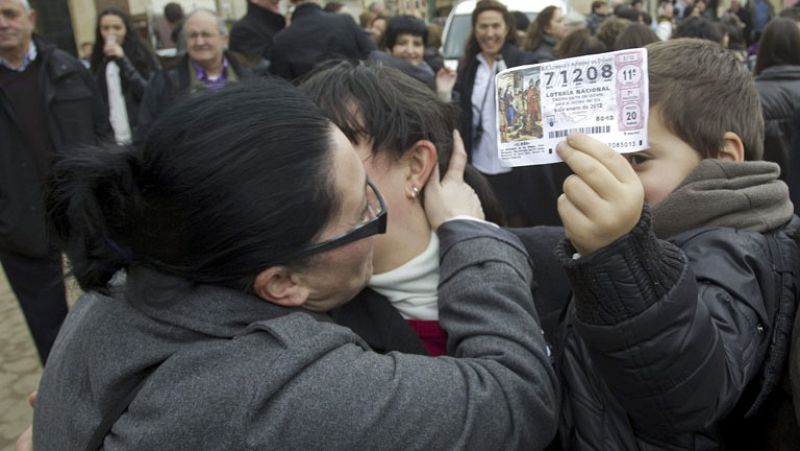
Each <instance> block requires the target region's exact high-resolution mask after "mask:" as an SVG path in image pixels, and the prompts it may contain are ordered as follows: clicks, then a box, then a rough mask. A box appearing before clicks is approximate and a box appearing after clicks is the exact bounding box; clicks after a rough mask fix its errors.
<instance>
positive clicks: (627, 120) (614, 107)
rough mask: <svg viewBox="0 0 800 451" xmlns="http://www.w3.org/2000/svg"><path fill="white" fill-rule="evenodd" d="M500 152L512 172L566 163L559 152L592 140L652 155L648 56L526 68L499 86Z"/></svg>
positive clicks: (503, 76) (505, 76)
mask: <svg viewBox="0 0 800 451" xmlns="http://www.w3.org/2000/svg"><path fill="white" fill-rule="evenodd" d="M495 87H496V90H495V95H496V100H497V109H498V110H497V151H498V154H499V156H500V160H501V161H502V162H503V163H504V164H506V165H507V166H528V165H533V164H548V163H556V162H559V161H561V159H560V158H559V157H558V155H557V154H556V152H555V149H556V145H557V144H558V143H559V142H561V141H563V140H564V138H566V136H567V135H568V134H570V133H575V132H577V133H586V134H589V135H592V136H594V137H595V138H597V139H598V140H600V141H603V142H605V143H606V144H608V145H609V146H611V147H612V148H613V149H615V150H617V151H619V152H637V151H640V150H644V149H647V147H648V144H647V119H648V108H649V98H648V82H647V51H646V50H645V49H630V50H620V51H617V52H609V53H601V54H598V55H589V56H582V57H577V58H567V59H563V60H558V61H553V62H549V63H544V64H536V65H532V66H522V67H516V68H513V69H507V70H504V71H502V72H500V73H499V74H498V75H497V78H496V79H495Z"/></svg>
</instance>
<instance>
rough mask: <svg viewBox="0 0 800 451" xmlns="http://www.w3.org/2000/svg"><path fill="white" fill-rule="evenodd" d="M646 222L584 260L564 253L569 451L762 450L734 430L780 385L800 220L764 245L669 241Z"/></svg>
mask: <svg viewBox="0 0 800 451" xmlns="http://www.w3.org/2000/svg"><path fill="white" fill-rule="evenodd" d="M649 223H650V219H649V215H647V214H645V215H644V216H643V219H642V221H641V222H640V224H639V225H638V226H637V227H636V228H635V229H634V231H633V232H632V233H631V234H629V235H627V236H626V237H624V238H622V239H620V240H619V241H617V242H616V243H614V244H613V245H611V246H609V247H607V248H605V249H603V250H601V251H598V252H597V253H595V254H593V255H590V256H588V257H584V258H581V259H579V260H573V259H572V252H574V251H573V250H571V249H569V246H568V245H566V244H562V246H561V247H560V256H561V261H562V262H563V264H564V266H565V267H566V269H567V274H568V276H569V278H570V280H571V285H572V287H573V288H574V291H575V301H574V303H571V304H569V306H568V307H566V309H565V311H564V312H563V315H562V318H563V325H562V327H561V328H560V330H561V333H560V336H558V337H557V338H558V340H559V342H558V343H555V344H554V348H555V352H556V355H557V363H556V366H557V368H559V370H560V371H561V381H562V383H563V384H564V388H565V391H566V392H567V393H565V396H564V399H565V401H566V404H565V405H564V406H563V408H564V411H563V412H564V413H563V415H562V425H561V427H560V428H559V431H560V435H561V441H562V444H563V446H564V448H565V449H595V448H596V447H600V448H605V449H716V448H718V447H719V446H721V443H722V442H723V441H726V442H728V444H729V445H733V446H738V445H742V447H741V449H762V448H759V447H748V446H746V445H744V443H743V442H742V439H743V438H746V439H748V440H751V441H752V443H757V442H758V438H756V437H755V433H754V431H752V430H748V429H747V428H741V427H740V428H732V429H731V428H727V427H726V426H727V425H728V424H735V423H737V422H739V421H741V422H742V424H746V421H745V420H743V417H744V416H745V415H746V414H755V413H758V411H759V407H763V403H764V402H765V401H766V399H768V398H769V397H770V396H772V394H773V392H774V391H775V388H776V386H777V383H778V381H780V378H781V377H782V375H783V371H784V366H783V365H785V362H786V357H787V347H788V346H787V342H788V339H787V336H788V334H789V333H790V328H791V314H792V313H793V311H794V308H795V305H796V302H797V297H798V293H797V291H796V290H797V286H798V283H800V275H799V274H798V271H799V270H800V250H798V244H797V240H798V239H800V220H798V219H797V218H796V217H795V218H794V219H793V220H792V221H791V222H790V223H789V224H787V225H785V226H784V227H781V228H779V229H778V230H775V231H773V232H770V233H766V234H761V233H757V232H746V231H737V230H734V229H729V228H707V229H695V230H690V231H687V232H684V233H681V234H678V235H676V236H674V237H672V238H670V240H669V242H666V241H660V240H657V239H656V238H655V236H654V235H653V233H652V229H651V228H650V224H649ZM623 325H624V327H623ZM751 409H752V410H754V412H750V410H751ZM723 420H724V421H723ZM737 433H738V436H737V437H736V439H732V438H731V437H732V435H733V434H737ZM748 433H749V437H748Z"/></svg>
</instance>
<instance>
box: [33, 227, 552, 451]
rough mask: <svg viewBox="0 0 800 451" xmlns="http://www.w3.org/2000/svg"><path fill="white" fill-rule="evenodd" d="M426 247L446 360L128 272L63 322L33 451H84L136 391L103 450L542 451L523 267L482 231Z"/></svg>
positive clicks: (544, 365) (540, 362) (548, 409)
mask: <svg viewBox="0 0 800 451" xmlns="http://www.w3.org/2000/svg"><path fill="white" fill-rule="evenodd" d="M438 233H439V237H440V240H441V251H440V252H441V260H442V265H441V278H440V293H441V294H442V295H441V296H440V299H442V300H446V301H444V302H442V304H441V305H440V325H441V326H442V327H443V328H444V329H445V330H446V331H447V332H448V334H449V340H448V348H449V349H448V353H449V354H451V355H454V356H456V357H439V358H432V357H423V356H416V355H406V354H400V353H390V354H388V355H380V354H377V353H374V352H371V351H370V350H369V349H368V347H367V345H366V344H365V343H364V342H363V341H362V340H361V339H360V338H359V337H358V336H356V335H355V334H354V333H353V332H351V331H350V330H349V329H346V328H343V327H340V326H337V325H335V324H332V323H330V322H328V321H326V318H327V317H326V316H324V315H314V314H311V313H308V312H305V311H303V310H299V309H285V308H281V307H278V306H275V305H273V304H270V303H268V302H265V301H263V300H260V299H257V298H255V297H252V296H247V295H243V294H241V293H239V292H235V291H232V290H229V289H224V288H219V287H214V286H208V285H198V284H194V283H192V282H190V281H187V280H184V279H179V278H176V277H172V276H168V275H165V274H161V273H157V272H154V271H152V270H148V269H145V268H141V267H132V268H130V269H129V271H128V275H127V278H126V280H125V283H124V284H119V285H117V286H115V287H114V288H113V290H112V292H111V295H110V296H103V295H100V294H97V293H88V294H86V295H84V296H82V297H81V299H80V300H79V301H78V302H77V304H76V305H75V307H74V308H73V310H72V311H71V312H70V314H69V316H68V318H67V321H66V322H65V324H64V326H63V328H62V330H61V334H60V335H59V338H58V340H57V342H56V345H55V347H54V349H53V351H52V353H51V355H50V358H49V360H48V362H47V365H46V367H45V370H44V374H43V376H42V380H41V385H40V388H39V401H38V405H37V407H36V410H35V414H34V443H35V446H36V449H38V450H56V449H57V450H79V449H83V448H84V447H85V446H86V444H87V442H88V440H89V437H90V436H91V435H92V433H93V431H94V430H95V429H96V428H97V425H98V424H99V423H100V421H101V418H102V417H103V415H104V414H105V413H106V412H108V411H109V410H110V409H111V407H112V406H113V405H115V403H116V400H117V399H120V398H122V397H124V395H125V394H126V393H128V392H129V391H130V390H131V389H132V387H134V386H136V385H137V384H138V383H139V382H140V381H141V380H142V379H144V378H146V381H145V383H144V385H143V387H142V389H141V391H140V392H139V393H138V394H137V395H136V397H135V399H134V400H133V401H132V403H131V404H130V406H129V408H128V410H127V412H125V413H124V414H123V415H122V417H121V418H120V419H119V420H118V421H117V422H116V423H115V425H114V427H113V429H112V431H111V433H110V434H109V435H108V436H107V437H106V439H105V443H104V447H105V449H106V450H123V449H137V450H150V449H154V450H155V449H158V450H164V449H169V450H204V449H209V450H261V449H271V450H277V449H280V450H284V449H302V450H315V449H319V450H322V449H325V450H333V449H342V450H353V449H381V450H384V449H404V450H413V449H425V450H433V449H469V450H494V449H503V450H513V449H540V448H543V447H544V446H546V445H547V444H548V443H549V442H550V441H551V439H552V438H553V436H554V434H555V430H556V424H557V414H558V394H557V387H556V384H557V382H556V377H555V374H554V373H553V370H552V367H551V365H550V362H549V352H548V349H547V347H546V344H545V341H544V337H543V334H542V332H541V328H540V326H539V320H538V316H537V313H536V311H535V309H534V305H533V300H532V295H531V290H530V286H529V285H530V283H531V277H532V276H531V268H530V263H529V260H528V256H527V254H526V252H525V250H524V248H523V247H522V245H521V244H520V242H519V241H518V239H517V238H516V237H514V236H512V235H510V234H508V233H507V232H504V231H502V230H500V229H498V228H496V227H492V226H490V225H486V224H483V223H479V222H475V221H463V220H457V221H451V222H448V223H446V224H445V225H443V226H442V227H441V228H440V230H439V232H438Z"/></svg>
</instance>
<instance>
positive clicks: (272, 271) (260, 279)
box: [253, 266, 308, 307]
mask: <svg viewBox="0 0 800 451" xmlns="http://www.w3.org/2000/svg"><path fill="white" fill-rule="evenodd" d="M253 291H254V292H255V294H256V296H258V297H260V298H261V299H264V300H265V301H267V302H271V303H273V304H277V305H281V306H283V307H300V306H302V305H303V304H305V302H306V300H308V288H306V287H305V286H304V285H303V284H302V283H300V278H299V277H297V274H296V273H295V271H293V270H292V269H290V268H288V267H286V266H270V267H269V268H267V269H265V270H263V271H261V273H259V274H258V276H256V280H255V282H253Z"/></svg>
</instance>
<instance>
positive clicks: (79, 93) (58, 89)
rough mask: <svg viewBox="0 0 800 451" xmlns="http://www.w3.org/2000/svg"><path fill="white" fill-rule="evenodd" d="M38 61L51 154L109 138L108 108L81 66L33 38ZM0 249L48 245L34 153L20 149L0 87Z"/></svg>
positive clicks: (43, 250) (34, 250)
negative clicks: (51, 147)
mask: <svg viewBox="0 0 800 451" xmlns="http://www.w3.org/2000/svg"><path fill="white" fill-rule="evenodd" d="M34 41H35V43H36V47H37V50H38V56H37V58H40V59H41V61H42V67H41V72H40V74H39V75H40V79H39V88H40V90H41V93H42V94H43V98H42V99H31V101H36V102H43V103H44V111H45V114H46V115H47V117H46V123H47V129H46V130H42V133H47V134H49V136H50V140H51V141H52V143H53V147H54V150H55V152H56V156H58V155H64V154H67V153H69V151H70V149H71V148H72V147H73V146H75V145H79V144H99V143H100V141H101V140H105V139H108V140H111V139H112V138H113V133H112V131H111V125H110V124H109V122H108V110H107V109H106V106H105V104H104V103H103V100H102V99H103V98H102V96H101V95H100V92H99V90H98V88H97V85H96V84H95V82H94V80H93V79H92V75H91V74H90V73H89V71H88V70H86V68H84V67H83V65H82V64H81V63H80V62H79V61H78V60H76V59H75V58H73V57H72V56H70V55H69V54H67V53H66V52H63V51H61V50H59V49H57V48H55V47H54V46H52V45H49V44H46V43H44V42H43V41H41V40H39V39H38V38H34ZM0 104H1V106H0V143H2V145H0V248H2V249H3V250H6V251H9V252H15V253H18V254H21V255H27V256H34V257H37V256H38V257H42V256H46V255H48V250H49V248H50V246H49V244H48V240H47V238H46V233H45V217H44V204H43V198H42V186H41V185H42V182H41V179H40V175H39V174H38V173H37V170H36V164H35V163H34V156H33V155H32V154H31V152H29V151H28V149H27V148H26V144H25V142H24V138H23V137H22V135H21V133H20V131H21V129H23V128H24V127H26V124H20V123H19V122H18V121H17V118H16V116H15V114H14V111H13V109H12V107H11V105H10V102H9V100H8V99H7V98H6V93H5V92H4V91H3V90H2V89H0Z"/></svg>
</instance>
